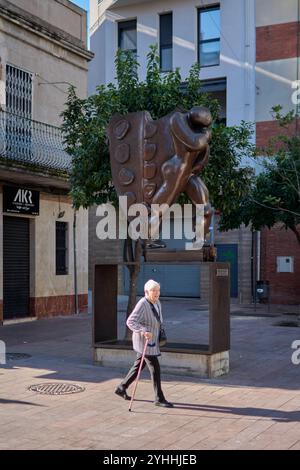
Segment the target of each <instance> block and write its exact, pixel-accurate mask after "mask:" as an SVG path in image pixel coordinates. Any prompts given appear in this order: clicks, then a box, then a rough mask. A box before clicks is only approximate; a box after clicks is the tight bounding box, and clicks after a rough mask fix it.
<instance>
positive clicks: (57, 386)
mask: <svg viewBox="0 0 300 470" xmlns="http://www.w3.org/2000/svg"><path fill="white" fill-rule="evenodd" d="M29 390H31V391H32V392H37V393H41V394H43V395H70V394H71V393H81V392H84V391H85V388H84V387H82V386H81V385H76V384H65V383H44V384H37V385H31V386H30V387H29Z"/></svg>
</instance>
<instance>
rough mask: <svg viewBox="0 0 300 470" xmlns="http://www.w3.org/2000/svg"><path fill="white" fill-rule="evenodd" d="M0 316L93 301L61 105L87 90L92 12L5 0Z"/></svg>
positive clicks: (1, 5)
mask: <svg viewBox="0 0 300 470" xmlns="http://www.w3.org/2000/svg"><path fill="white" fill-rule="evenodd" d="M0 42H1V50H0V65H1V66H0V105H1V108H0V323H1V322H5V321H6V320H9V319H12V318H18V317H45V316H53V315H61V314H72V313H75V312H79V311H83V310H85V309H86V307H87V292H88V213H87V211H85V210H83V209H80V210H79V211H76V212H75V211H74V209H73V207H72V201H71V198H70V197H69V195H68V193H69V190H70V183H69V174H70V168H71V158H70V156H69V155H68V154H67V153H66V151H65V149H64V143H63V136H62V132H61V129H60V125H61V123H62V117H61V116H60V115H61V112H62V111H63V109H64V107H65V103H66V101H67V94H68V87H69V86H70V85H73V86H75V87H76V89H77V94H78V95H79V96H80V97H82V98H84V97H85V96H86V95H87V68H88V61H89V60H91V58H92V54H91V53H90V52H89V51H88V49H87V14H86V12H85V10H82V9H81V8H79V7H78V6H76V5H74V4H73V3H72V2H70V1H68V0H30V2H29V1H26V0H13V1H11V2H10V1H6V0H0Z"/></svg>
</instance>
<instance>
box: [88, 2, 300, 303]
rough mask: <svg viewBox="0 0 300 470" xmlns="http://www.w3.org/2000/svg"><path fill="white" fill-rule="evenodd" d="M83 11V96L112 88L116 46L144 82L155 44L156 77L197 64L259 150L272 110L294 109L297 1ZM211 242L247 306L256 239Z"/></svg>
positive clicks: (257, 265)
mask: <svg viewBox="0 0 300 470" xmlns="http://www.w3.org/2000/svg"><path fill="white" fill-rule="evenodd" d="M90 10H91V11H90V15H91V18H90V25H91V28H90V38H91V50H92V51H93V52H94V54H95V58H94V59H93V61H91V63H90V66H89V94H91V93H94V92H95V88H96V86H97V85H99V84H108V83H109V82H114V80H115V75H116V72H115V65H114V59H115V53H116V50H117V48H118V47H121V48H123V49H131V50H133V51H134V52H135V53H136V54H137V59H138V62H139V64H140V69H139V70H140V78H141V79H144V77H145V74H146V62H147V59H146V56H147V53H148V52H149V46H150V45H152V44H157V45H158V50H159V53H160V58H161V69H162V71H165V70H170V69H173V70H174V69H175V68H176V67H179V68H180V71H181V75H182V78H183V80H184V79H185V78H186V76H187V75H188V72H189V69H190V67H191V66H192V64H194V63H195V62H197V61H199V62H200V66H201V72H200V78H201V80H202V83H203V87H204V90H205V91H211V92H212V93H213V94H214V96H215V97H216V98H219V100H220V103H221V108H222V115H221V117H223V118H224V120H225V122H226V124H227V125H228V126H232V125H238V124H240V123H241V121H248V122H253V123H256V126H255V134H254V139H256V140H257V142H258V144H259V145H264V144H265V143H266V142H267V138H268V137H271V136H272V135H274V133H276V132H277V131H278V129H277V127H276V125H275V123H274V119H273V117H272V116H271V113H270V111H271V108H272V106H274V105H277V104H280V105H282V106H283V109H284V111H288V110H290V109H295V105H294V104H293V103H292V101H291V95H292V92H293V90H292V83H293V82H294V81H295V80H297V77H299V57H298V56H299V43H300V40H299V24H300V23H299V1H298V0H287V1H285V2H280V1H279V0H275V1H273V0H220V1H219V2H216V1H214V0H185V1H181V0H164V1H163V2H162V1H156V0H151V1H148V0H140V1H137V0H102V1H101V0H91V1H90ZM297 44H298V47H296V45H297ZM247 163H251V162H247ZM216 244H217V246H219V253H220V254H221V259H220V260H222V261H225V260H228V261H231V262H232V266H233V265H234V266H235V268H234V269H233V271H232V279H233V278H234V281H232V282H234V284H235V286H233V284H232V297H235V298H236V299H237V300H239V301H240V302H249V301H251V299H252V298H253V294H254V290H255V282H256V280H257V279H259V278H260V276H261V273H262V272H264V271H263V268H262V266H261V257H260V249H259V247H260V239H259V237H258V243H257V246H256V247H255V246H254V245H255V240H253V238H252V234H251V233H250V231H249V230H248V229H244V228H241V229H239V230H235V231H231V232H228V233H217V234H216ZM224 253H225V255H224ZM226 253H227V255H226ZM223 255H224V256H223ZM281 255H283V256H285V255H287V253H285V254H283V253H281ZM226 256H227V257H226ZM254 257H255V260H254ZM251 260H252V261H251ZM264 263H266V260H265V259H264ZM263 275H264V274H263Z"/></svg>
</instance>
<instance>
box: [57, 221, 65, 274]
mask: <svg viewBox="0 0 300 470" xmlns="http://www.w3.org/2000/svg"><path fill="white" fill-rule="evenodd" d="M67 235H68V224H67V222H56V274H57V275H59V274H68V263H67V258H68V246H67V245H68V244H67V238H68V237H67Z"/></svg>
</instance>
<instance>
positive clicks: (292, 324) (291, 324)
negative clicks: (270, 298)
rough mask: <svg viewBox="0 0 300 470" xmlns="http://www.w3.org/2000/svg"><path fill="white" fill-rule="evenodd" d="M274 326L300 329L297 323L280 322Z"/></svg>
mask: <svg viewBox="0 0 300 470" xmlns="http://www.w3.org/2000/svg"><path fill="white" fill-rule="evenodd" d="M274 326H289V327H292V328H298V327H299V326H300V325H299V323H298V322H297V321H279V322H278V323H274Z"/></svg>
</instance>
